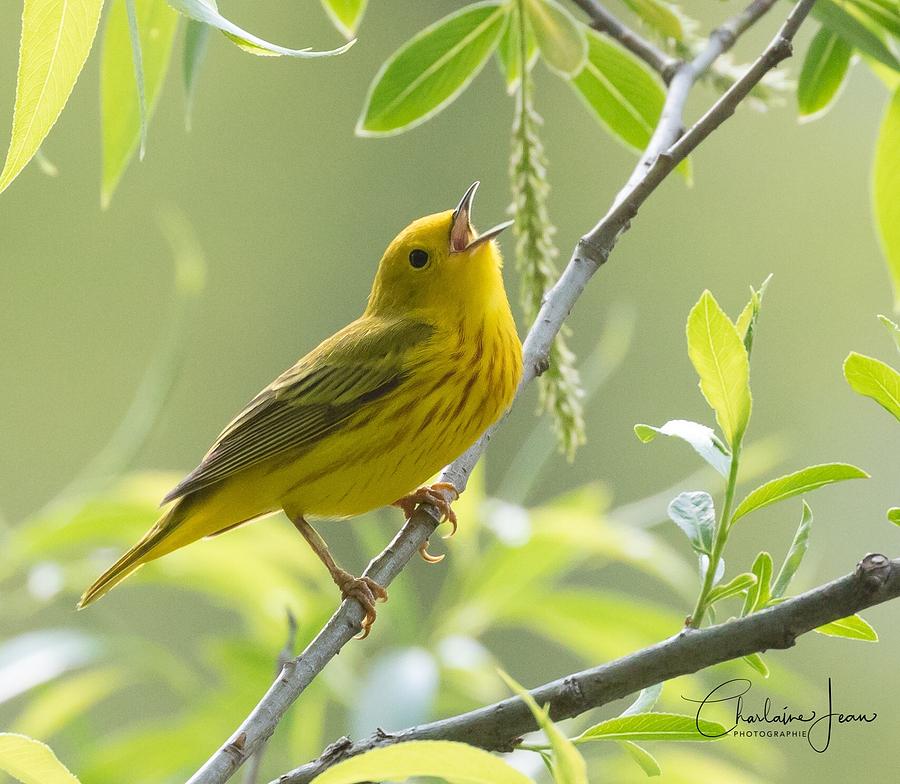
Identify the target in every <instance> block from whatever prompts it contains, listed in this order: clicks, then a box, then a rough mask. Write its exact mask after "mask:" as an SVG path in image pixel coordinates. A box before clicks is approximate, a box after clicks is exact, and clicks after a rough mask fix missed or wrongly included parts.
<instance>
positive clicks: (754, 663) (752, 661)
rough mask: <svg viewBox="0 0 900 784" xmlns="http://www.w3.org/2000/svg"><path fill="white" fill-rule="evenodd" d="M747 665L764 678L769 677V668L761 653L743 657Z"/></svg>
mask: <svg viewBox="0 0 900 784" xmlns="http://www.w3.org/2000/svg"><path fill="white" fill-rule="evenodd" d="M741 658H742V659H743V660H744V661H745V662H747V664H749V665H750V666H751V667H752V668H753V669H754V670H756V671H757V672H758V673H759V674H760V675H762V676H763V678H768V677H769V666H768V665H767V664H766V662H765V660H764V659H763V657H762V655H761V654H759V653H750V654H748V655H746V656H742V657H741Z"/></svg>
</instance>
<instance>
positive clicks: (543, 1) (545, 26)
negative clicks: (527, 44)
mask: <svg viewBox="0 0 900 784" xmlns="http://www.w3.org/2000/svg"><path fill="white" fill-rule="evenodd" d="M525 3H526V4H525V8H526V10H527V13H528V21H529V22H530V23H531V29H532V30H534V38H535V41H536V42H537V47H538V50H539V51H540V53H541V57H542V58H543V59H544V62H545V63H547V65H548V66H549V67H550V68H551V69H552V70H554V71H556V73H558V74H559V75H560V76H562V77H564V78H570V77H572V76H574V75H575V74H577V73H578V72H579V71H580V70H581V68H582V66H583V65H584V63H585V60H587V54H588V44H587V36H586V35H585V28H584V26H583V25H580V24H579V23H578V22H577V20H576V19H575V17H574V16H572V14H570V13H569V12H568V11H567V10H566V9H565V8H563V7H562V6H561V5H560V4H559V3H557V2H556V0H525Z"/></svg>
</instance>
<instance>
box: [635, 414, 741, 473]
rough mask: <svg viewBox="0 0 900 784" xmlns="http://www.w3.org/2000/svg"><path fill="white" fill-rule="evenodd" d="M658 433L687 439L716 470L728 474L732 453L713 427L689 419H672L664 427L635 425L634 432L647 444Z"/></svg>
mask: <svg viewBox="0 0 900 784" xmlns="http://www.w3.org/2000/svg"><path fill="white" fill-rule="evenodd" d="M657 433H659V434H661V435H664V436H674V437H675V438H680V439H681V440H682V441H686V442H687V443H689V444H690V445H691V446H692V447H693V448H694V451H695V452H696V453H697V454H698V455H700V457H702V458H703V459H704V460H705V461H706V462H707V463H709V464H710V465H711V466H712V467H713V468H715V469H716V471H718V472H719V473H720V474H722V476H728V469H729V468H730V466H731V455H729V454H728V449H727V448H726V447H725V445H724V444H723V443H722V442H721V441H720V440H719V438H718V436H716V433H715V431H714V430H713V429H712V428H711V427H707V426H706V425H701V424H699V423H698V422H691V421H689V420H687V419H670V420H669V421H668V422H666V423H665V424H664V425H663V426H662V427H654V426H653V425H641V424H639V425H635V426H634V434H635V435H636V436H637V437H638V438H639V439H640V440H641V441H642V442H643V443H645V444H648V443H650V442H651V441H652V440H653V439H654V438H656V435H657Z"/></svg>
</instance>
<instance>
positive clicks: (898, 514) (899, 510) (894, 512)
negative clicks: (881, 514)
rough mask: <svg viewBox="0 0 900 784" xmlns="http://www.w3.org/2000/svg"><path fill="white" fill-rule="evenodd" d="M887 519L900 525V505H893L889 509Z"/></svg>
mask: <svg viewBox="0 0 900 784" xmlns="http://www.w3.org/2000/svg"><path fill="white" fill-rule="evenodd" d="M887 519H888V521H889V522H891V523H893V524H894V525H900V506H892V507H891V508H890V509H888V510H887Z"/></svg>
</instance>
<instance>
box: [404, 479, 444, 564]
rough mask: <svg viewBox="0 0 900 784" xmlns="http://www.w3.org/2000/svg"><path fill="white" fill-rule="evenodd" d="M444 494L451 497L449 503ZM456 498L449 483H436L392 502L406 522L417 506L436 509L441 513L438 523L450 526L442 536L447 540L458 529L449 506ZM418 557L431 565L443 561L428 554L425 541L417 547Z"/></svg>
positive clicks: (436, 556)
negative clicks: (445, 522) (424, 505)
mask: <svg viewBox="0 0 900 784" xmlns="http://www.w3.org/2000/svg"><path fill="white" fill-rule="evenodd" d="M445 493H446V494H449V495H451V496H452V500H451V501H448V500H447V496H446V495H445ZM458 498H459V491H458V490H457V489H456V487H455V486H454V485H453V484H451V483H450V482H437V483H436V484H433V485H431V486H430V487H420V488H419V489H418V490H416V491H415V492H414V493H410V494H409V495H406V496H403V498H399V499H397V500H396V501H394V503H393V505H394V506H398V507H400V508H401V509H402V510H403V516H404V517H405V518H406V519H407V520H409V518H410V517H412V516H413V512H415V510H416V506H418V505H419V504H431V505H432V506H435V507H437V509H438V511H439V512H440V513H441V519H440V522H444V521H445V520H446V521H447V522H448V523H450V525H451V530H450V533H449V534H447V535H446V536H444V539H449V538H450V537H451V536H453V534H455V533H456V529H457V527H458V525H457V520H456V513H455V512H454V511H453V507H452V506H451V504H452V503H453V501H456V500H457V499H458ZM419 555H421V556H422V560H424V561H425V562H427V563H431V564H435V563H440V562H441V561H443V560H444V556H443V555H432V554H431V553H429V552H428V541H427V540H426V541H424V542H422V546H421V547H419Z"/></svg>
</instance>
